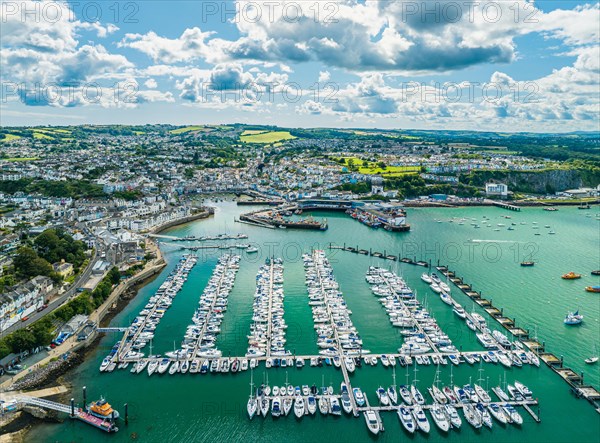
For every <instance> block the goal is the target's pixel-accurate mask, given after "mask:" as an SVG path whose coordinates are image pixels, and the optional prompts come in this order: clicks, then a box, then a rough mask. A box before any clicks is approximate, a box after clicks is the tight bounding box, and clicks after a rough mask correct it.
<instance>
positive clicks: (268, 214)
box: [239, 206, 328, 231]
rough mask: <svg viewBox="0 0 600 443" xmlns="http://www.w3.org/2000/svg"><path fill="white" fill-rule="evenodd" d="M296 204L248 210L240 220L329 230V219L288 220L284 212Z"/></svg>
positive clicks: (260, 224)
mask: <svg viewBox="0 0 600 443" xmlns="http://www.w3.org/2000/svg"><path fill="white" fill-rule="evenodd" d="M294 208H295V207H294V206H291V207H287V206H282V207H280V208H277V209H272V210H259V211H254V212H248V213H246V214H241V215H240V216H239V221H240V222H251V223H254V224H256V225H258V226H265V225H269V226H272V227H275V228H291V229H314V230H321V231H325V230H327V228H328V226H327V220H323V221H318V220H314V219H312V218H310V217H309V218H305V219H302V220H288V219H285V218H284V217H283V215H284V214H288V213H291V211H292V210H293V209H294Z"/></svg>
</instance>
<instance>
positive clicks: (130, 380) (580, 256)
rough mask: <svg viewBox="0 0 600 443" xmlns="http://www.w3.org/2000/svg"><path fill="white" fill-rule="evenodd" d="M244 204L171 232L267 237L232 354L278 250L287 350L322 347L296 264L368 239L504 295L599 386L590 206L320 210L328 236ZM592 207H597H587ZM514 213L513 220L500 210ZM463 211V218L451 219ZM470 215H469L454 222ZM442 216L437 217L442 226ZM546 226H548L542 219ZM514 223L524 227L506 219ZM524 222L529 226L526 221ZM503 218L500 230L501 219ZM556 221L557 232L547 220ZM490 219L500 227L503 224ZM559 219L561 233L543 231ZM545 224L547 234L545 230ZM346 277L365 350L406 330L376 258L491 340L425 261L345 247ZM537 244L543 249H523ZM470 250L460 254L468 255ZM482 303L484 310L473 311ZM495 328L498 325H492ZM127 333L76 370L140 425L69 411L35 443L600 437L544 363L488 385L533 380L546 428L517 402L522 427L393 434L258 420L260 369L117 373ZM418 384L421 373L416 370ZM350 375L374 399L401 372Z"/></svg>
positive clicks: (233, 302) (275, 378)
mask: <svg viewBox="0 0 600 443" xmlns="http://www.w3.org/2000/svg"><path fill="white" fill-rule="evenodd" d="M246 210H247V208H238V207H237V206H236V205H235V204H233V203H220V204H219V207H218V210H217V213H216V215H215V217H214V218H211V219H209V220H205V221H199V222H195V223H192V224H189V225H185V226H181V227H177V228H174V229H172V230H171V231H170V232H168V234H170V235H177V236H186V235H204V234H218V233H222V232H225V231H227V232H243V233H246V234H248V236H249V240H248V241H249V242H251V243H256V244H257V246H259V247H260V250H261V251H260V252H259V254H254V255H249V256H247V257H244V258H243V259H242V262H241V266H240V270H239V273H238V275H237V279H236V284H235V287H234V289H233V291H232V292H231V294H230V296H229V299H230V303H229V308H228V311H227V313H226V314H225V318H224V321H223V323H222V325H221V328H222V332H221V334H220V336H219V339H218V347H219V349H221V350H222V351H223V353H224V355H227V354H229V353H231V355H243V354H244V353H245V351H246V347H247V339H246V335H247V334H248V332H249V326H250V322H251V315H252V309H251V306H252V298H253V294H254V289H255V285H254V282H255V276H256V272H257V271H258V268H259V266H260V265H261V264H262V263H263V262H264V259H265V258H266V257H267V256H269V255H273V254H274V255H276V256H282V257H283V258H284V260H285V262H284V265H285V272H284V277H285V284H284V289H285V294H286V298H285V310H286V311H285V320H286V323H287V324H288V325H289V327H288V330H287V339H288V342H287V347H288V349H290V350H293V351H295V352H296V353H298V354H312V353H315V352H316V351H317V346H316V339H315V335H314V329H313V323H312V315H311V310H310V306H309V305H308V303H307V297H306V287H305V285H304V269H303V265H302V261H301V260H300V255H301V252H309V251H310V249H311V247H313V248H326V247H327V246H328V244H329V243H330V242H333V243H336V244H343V243H344V242H346V243H347V244H348V245H353V246H356V245H359V246H360V247H363V248H367V249H368V248H369V247H371V248H373V250H378V251H383V250H384V249H385V250H386V251H387V252H388V253H393V254H400V255H402V256H410V257H412V256H416V257H417V259H427V260H431V261H432V262H433V263H434V264H435V263H437V261H438V260H439V261H440V263H441V264H447V265H449V267H450V269H452V270H455V271H456V272H457V274H458V275H459V276H461V277H463V278H464V279H465V280H466V281H467V282H469V283H471V284H473V286H474V288H475V289H476V290H480V291H481V292H482V293H483V295H484V296H485V297H487V298H488V299H492V300H493V302H494V305H496V306H497V307H503V308H504V313H505V314H506V315H508V316H510V317H511V318H512V317H515V318H516V320H517V324H518V325H519V326H521V327H524V328H527V329H530V331H531V332H532V335H534V331H535V333H537V335H538V337H539V339H540V340H541V341H545V342H546V345H547V347H548V349H549V350H550V351H551V352H554V353H555V354H557V355H563V356H564V359H565V364H566V365H567V366H570V367H572V368H573V369H575V370H576V371H578V372H582V371H583V372H584V373H585V374H584V376H585V379H586V381H587V382H589V383H591V384H593V385H595V386H599V385H600V365H596V366H592V367H590V366H587V365H585V363H584V362H583V360H584V359H585V358H587V357H588V356H590V355H591V354H592V353H593V348H594V344H597V343H600V323H599V318H600V295H599V294H591V293H586V292H585V291H584V290H583V288H584V287H585V286H588V285H596V284H600V281H599V279H598V277H592V276H591V275H590V271H591V270H593V269H599V268H600V252H599V251H600V231H599V230H600V222H599V221H598V220H596V219H595V217H594V216H593V214H594V213H595V211H596V209H592V210H591V211H580V210H577V209H576V208H562V209H561V210H560V211H559V212H546V211H543V210H542V209H538V208H531V209H525V210H523V211H522V212H520V213H513V212H509V211H505V210H501V209H497V208H469V209H433V208H427V209H409V215H408V216H409V220H410V223H411V224H412V230H411V232H410V233H389V232H386V231H384V230H377V231H374V230H371V229H370V228H367V227H366V226H363V225H361V224H360V223H358V222H356V221H354V220H352V219H350V218H349V217H348V216H346V215H344V214H339V213H318V214H316V216H317V217H326V218H327V219H328V221H329V230H328V231H326V232H311V231H294V230H282V229H277V230H269V229H264V228H258V227H254V226H249V225H244V224H238V223H233V218H234V217H235V216H237V215H238V214H239V213H240V212H243V211H246ZM588 213H591V215H592V216H591V217H586V214H588ZM484 215H485V216H487V217H489V218H490V219H491V224H492V226H493V227H490V228H488V227H481V228H480V229H475V228H473V227H472V226H471V225H470V223H471V220H470V218H476V219H477V220H478V221H481V220H482V217H483V216H484ZM507 215H508V216H510V217H512V218H511V219H505V218H503V216H507ZM453 217H456V219H454V222H452V223H450V222H449V220H450V219H451V218H453ZM461 217H465V218H467V219H468V220H467V221H465V223H464V225H459V224H458V219H459V218H461ZM436 220H440V221H441V223H438V222H437V221H436ZM534 221H536V222H538V225H539V226H540V228H539V229H537V230H536V229H533V228H532V226H533V225H532V222H534ZM512 222H514V223H516V226H514V228H515V230H514V231H508V230H507V226H508V225H510V224H511V223H512ZM521 222H526V223H527V224H526V225H521V224H520V223H521ZM499 223H500V224H505V225H507V226H503V227H498V226H497V224H499ZM545 225H550V226H551V228H549V229H548V228H544V226H545ZM494 229H500V230H499V231H494ZM550 229H553V230H554V231H556V235H549V234H547V231H549V230H550ZM536 231H539V232H540V233H541V235H539V236H535V235H534V233H535V232H536ZM179 245H180V244H175V245H173V244H171V243H169V242H165V243H164V245H163V251H164V253H165V257H166V259H167V261H168V266H167V268H166V269H165V270H164V271H163V274H161V276H159V278H157V279H156V280H154V281H153V282H151V283H150V284H149V285H147V286H146V287H144V288H143V289H141V290H140V292H139V295H138V296H137V298H136V299H135V300H133V301H132V302H131V303H130V305H129V306H128V307H127V308H126V309H125V310H123V312H121V313H120V314H119V315H117V316H116V317H115V319H114V320H113V321H112V324H113V325H128V324H129V321H130V320H131V319H132V318H133V317H134V316H135V315H136V314H137V312H139V310H140V309H141V307H142V306H143V305H144V304H145V303H146V300H147V299H148V298H149V297H150V295H151V294H152V293H153V291H154V290H156V288H157V287H158V286H159V285H160V283H161V282H162V281H163V279H164V277H165V276H166V274H167V273H168V272H169V271H170V270H171V269H172V268H173V267H174V265H175V263H176V261H177V260H178V258H179V257H180V256H181V254H182V251H180V250H178V246H179ZM327 252H328V255H329V258H330V261H331V263H332V266H333V269H334V272H335V275H336V278H337V280H338V281H339V283H340V287H341V290H342V291H343V292H344V297H345V299H346V301H347V303H348V306H349V308H350V309H351V310H352V311H353V315H352V321H353V323H354V325H355V326H356V327H357V329H358V331H359V333H360V334H361V335H362V337H363V340H364V347H365V348H366V349H370V350H371V351H373V352H381V353H383V352H390V351H392V350H396V349H397V348H398V347H399V346H400V344H401V343H402V338H401V336H400V335H399V334H398V333H397V330H396V329H395V328H393V327H392V326H391V324H390V323H389V320H388V317H387V315H386V313H385V310H384V309H383V308H382V307H381V305H380V303H379V302H378V301H377V299H376V297H374V296H373V295H372V294H371V291H370V288H369V285H368V284H367V282H366V281H365V278H364V276H365V273H366V271H367V268H368V267H369V265H376V264H377V265H385V266H389V267H391V269H392V270H394V271H395V272H397V273H398V274H401V275H403V276H404V278H405V279H406V281H407V282H408V284H409V285H410V286H411V287H413V288H414V289H416V290H417V292H418V298H419V299H420V300H421V302H423V303H427V305H428V306H429V309H430V311H431V312H432V313H433V314H434V315H435V317H436V319H437V320H438V323H439V324H440V326H441V327H442V329H444V330H445V331H446V332H447V333H448V334H449V335H450V338H451V339H452V340H453V341H454V343H455V344H456V345H457V346H462V348H463V350H478V349H482V348H481V346H480V345H479V343H478V342H477V340H476V338H475V335H474V333H473V332H471V331H470V330H469V329H468V328H467V327H466V325H465V324H464V322H462V321H457V318H456V316H455V315H454V314H452V311H451V309H450V308H449V307H448V306H447V305H445V304H444V303H442V302H441V300H440V299H439V297H438V296H436V295H434V294H433V293H432V292H431V291H430V290H428V287H427V286H426V285H425V283H423V282H422V281H421V280H420V278H419V276H420V274H421V272H422V271H423V268H421V267H416V266H410V265H405V264H397V263H393V262H387V261H383V260H380V259H377V258H371V257H366V256H362V255H355V254H351V253H348V252H342V251H329V250H328V251H327ZM531 253H533V257H528V256H527V255H529V254H531ZM459 255H460V256H459ZM217 256H218V253H217V252H216V251H213V252H212V253H207V254H204V255H203V257H202V259H201V260H200V261H199V263H198V265H197V266H196V268H195V269H194V270H193V271H192V273H191V274H190V279H189V280H188V282H187V284H186V285H185V286H184V288H183V290H182V291H181V292H180V293H179V295H178V296H177V298H176V299H175V301H174V303H173V305H172V307H171V308H170V309H169V311H168V312H167V314H166V315H165V317H164V318H163V320H162V322H161V324H160V325H159V327H158V328H157V331H156V338H155V340H154V352H157V353H161V352H165V351H168V350H171V349H172V348H173V342H175V344H178V343H179V341H180V340H181V338H182V336H183V334H184V332H185V329H186V326H187V325H188V324H189V323H190V320H191V316H192V313H193V310H194V309H195V307H196V306H197V303H198V299H199V296H200V294H201V293H202V290H203V289H204V285H205V283H206V282H207V281H208V279H209V278H210V275H211V273H212V270H213V268H214V265H215V263H216V258H217ZM524 259H533V260H534V261H535V262H536V266H535V267H532V268H522V267H521V266H519V263H520V262H521V261H522V260H524ZM568 271H575V272H578V273H580V274H582V275H583V278H582V279H580V280H576V281H565V280H562V279H561V278H560V276H561V275H562V274H564V273H565V272H568ZM453 296H454V297H455V298H456V300H457V301H458V302H459V303H461V304H463V306H465V307H466V308H467V309H468V310H469V309H470V308H471V302H470V300H469V299H468V298H467V297H466V296H465V295H463V294H462V293H461V292H460V291H459V290H458V289H456V288H453ZM475 309H476V310H480V309H479V308H478V307H475ZM574 309H580V311H581V312H582V313H583V314H584V316H585V320H584V323H583V324H582V325H581V326H580V327H572V328H569V327H566V326H564V325H563V323H562V320H563V318H564V315H565V314H566V312H567V311H568V310H574ZM489 323H490V324H492V325H493V324H494V323H492V322H489ZM118 339H119V337H118V336H116V335H109V336H107V337H105V338H104V339H103V340H102V342H101V344H100V346H99V347H98V349H97V351H96V352H95V353H94V354H93V356H92V357H91V358H90V359H89V361H88V362H86V363H85V364H83V365H81V366H80V367H79V368H77V369H76V371H75V372H74V374H73V376H72V383H73V385H74V389H75V392H74V396H75V398H76V400H78V401H81V396H80V394H79V392H80V391H79V389H80V387H81V386H84V385H85V386H87V388H88V396H89V397H99V396H100V395H104V396H105V397H107V398H108V400H109V401H110V402H111V403H112V404H113V405H114V406H115V407H116V408H118V409H121V410H122V409H123V408H122V405H123V403H125V402H127V403H128V404H129V414H130V421H129V425H128V426H125V425H124V424H123V423H120V425H119V426H120V428H121V429H120V431H119V432H118V433H117V434H115V435H106V434H104V433H102V432H100V431H98V430H96V429H93V428H91V427H88V426H86V425H84V424H82V423H78V422H71V421H65V423H63V424H59V425H43V426H40V427H38V428H36V429H35V430H34V431H33V432H32V433H31V434H29V440H30V441H36V442H38V441H39V442H45V441H48V442H50V441H73V442H90V441H94V442H95V441H109V440H110V441H115V442H117V441H118V442H125V441H131V440H133V439H136V440H137V441H144V442H159V441H160V442H165V441H169V442H179V441H193V442H197V441H219V440H220V441H261V442H264V441H281V440H282V439H283V440H284V441H298V442H299V441H347V442H355V441H370V440H380V441H399V440H400V439H410V440H415V441H425V440H427V441H430V442H437V441H461V442H462V441H489V442H521V441H530V442H567V441H578V442H597V441H599V440H600V415H599V414H598V413H596V412H595V411H594V410H593V408H592V407H591V406H590V405H589V404H588V403H587V402H586V401H585V400H577V399H575V398H574V397H573V395H572V394H571V393H570V392H569V388H568V386H567V384H566V383H565V382H563V381H562V379H560V377H559V376H558V375H556V374H554V373H552V372H551V371H550V370H549V369H548V368H546V367H545V366H544V365H542V367H540V368H535V367H523V368H521V369H509V370H507V371H504V370H503V367H502V366H500V365H484V366H483V368H484V370H485V371H484V373H483V378H484V379H485V380H486V382H484V384H485V383H489V386H490V387H491V386H495V385H497V384H498V380H499V377H503V376H504V374H505V372H506V377H507V380H508V381H509V382H512V381H514V380H515V379H517V380H520V381H521V382H524V383H525V384H527V385H528V386H529V387H530V388H531V389H532V390H533V392H534V396H535V397H537V398H539V401H540V417H541V419H542V423H541V424H537V423H535V422H533V420H532V419H531V417H530V416H529V415H527V413H526V412H525V411H521V412H522V415H523V418H524V421H525V422H524V424H523V426H522V427H520V428H518V427H515V426H505V427H503V426H501V425H499V424H498V423H496V422H495V423H494V427H493V429H492V430H488V429H481V430H478V431H475V430H473V429H472V428H471V427H470V426H469V425H468V424H466V423H465V422H464V420H463V426H462V427H461V429H460V430H459V431H455V430H453V431H451V432H450V433H449V434H447V435H443V434H441V433H440V432H438V430H437V428H435V427H434V426H433V425H432V430H431V433H430V434H429V435H426V436H425V435H422V434H417V435H414V436H409V435H408V434H407V433H405V432H404V431H403V430H402V429H401V425H400V423H399V421H398V418H397V416H396V414H395V413H383V414H382V417H383V421H384V424H385V428H386V430H385V432H384V433H382V434H380V435H379V436H378V437H373V436H371V435H370V434H369V433H368V431H367V429H366V426H365V423H364V420H363V418H362V417H361V418H350V417H347V416H345V417H344V416H343V417H336V418H333V417H331V416H327V417H321V416H319V415H318V414H317V415H316V416H314V417H304V418H303V419H302V420H297V419H296V418H295V417H293V416H288V417H286V418H279V419H276V420H274V419H272V418H271V417H268V418H267V419H263V418H255V419H254V420H252V421H250V420H248V419H247V415H246V409H245V408H246V399H247V395H248V391H249V386H248V383H249V381H250V373H249V372H245V373H238V374H235V375H232V374H226V375H222V374H218V375H216V374H206V375H200V374H196V375H194V374H185V375H182V374H179V375H176V376H168V375H163V376H157V375H154V376H152V377H151V378H149V377H148V376H147V375H146V373H145V372H144V373H142V374H137V375H133V374H130V373H129V371H128V370H126V371H116V372H113V373H109V374H104V373H99V372H98V367H99V364H100V361H101V360H102V358H103V357H104V356H105V355H106V353H107V352H108V350H109V349H110V348H111V347H112V345H113V344H114V343H115V341H116V340H118ZM266 375H267V371H265V369H264V367H262V368H261V369H260V370H257V371H255V372H254V378H255V382H260V381H262V380H263V379H264V378H265V377H266ZM396 375H397V382H398V384H400V383H403V382H405V381H406V376H407V374H406V372H405V370H404V369H402V368H399V369H398V370H397V373H396ZM286 376H287V377H288V379H289V382H290V383H292V384H295V385H301V384H309V385H311V384H313V383H316V384H317V386H320V385H321V382H322V380H323V381H324V382H325V384H327V385H328V384H333V385H334V387H335V388H336V390H337V389H338V387H339V384H340V382H341V381H342V376H341V373H340V371H338V370H336V369H334V368H331V367H330V368H327V367H325V368H311V367H308V366H307V367H304V368H303V369H300V370H297V369H287V371H286V369H282V368H277V369H271V370H269V371H268V379H269V383H270V384H271V385H273V384H279V385H281V384H284V383H285V380H286ZM408 376H409V378H410V379H411V380H412V378H413V377H414V374H413V373H412V372H410V373H409V374H408ZM434 376H435V368H433V367H425V368H419V372H418V373H417V377H418V379H419V380H420V381H419V386H420V387H421V390H422V391H424V390H425V388H426V386H429V385H431V383H432V381H433V379H434ZM453 376H454V382H455V384H464V383H467V382H469V379H470V378H472V379H473V381H475V380H476V379H477V378H478V377H479V374H478V371H477V367H469V366H468V365H461V366H460V367H457V368H456V367H455V368H454V370H453ZM351 377H352V384H353V385H354V386H360V387H361V388H362V389H363V391H364V392H366V393H367V394H368V396H369V399H370V401H371V403H376V396H375V389H376V388H377V387H378V386H379V385H380V384H383V385H389V384H391V382H392V371H391V369H387V368H384V367H382V366H381V364H379V365H378V366H377V367H374V368H373V367H364V366H363V368H362V369H360V370H358V371H357V372H355V373H354V374H353V375H351ZM441 378H442V382H444V383H446V382H449V378H450V368H449V367H445V368H442V375H441Z"/></svg>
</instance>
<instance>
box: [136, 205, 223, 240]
mask: <svg viewBox="0 0 600 443" xmlns="http://www.w3.org/2000/svg"><path fill="white" fill-rule="evenodd" d="M214 213H215V210H214V208H212V207H207V208H205V209H202V210H201V211H199V212H197V213H196V214H192V215H188V216H187V217H182V218H178V219H176V220H171V221H168V222H166V223H163V224H162V225H158V226H155V227H154V228H152V229H150V230H149V231H148V232H147V234H160V233H161V232H164V231H166V230H167V229H170V228H174V227H176V226H181V225H185V224H187V223H191V222H193V221H197V220H204V219H206V218H208V217H210V216H211V215H214Z"/></svg>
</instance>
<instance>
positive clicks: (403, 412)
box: [397, 406, 416, 434]
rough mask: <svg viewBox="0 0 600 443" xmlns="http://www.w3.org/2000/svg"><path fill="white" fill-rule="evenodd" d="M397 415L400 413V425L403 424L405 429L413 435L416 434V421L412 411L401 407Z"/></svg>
mask: <svg viewBox="0 0 600 443" xmlns="http://www.w3.org/2000/svg"><path fill="white" fill-rule="evenodd" d="M397 413H398V418H399V419H400V423H402V426H404V429H406V430H407V431H408V432H410V433H411V434H412V433H414V432H415V430H416V425H415V420H414V418H413V416H412V414H411V413H410V409H408V408H407V407H405V406H400V407H399V408H398V411H397Z"/></svg>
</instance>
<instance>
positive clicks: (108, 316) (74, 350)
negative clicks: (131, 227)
mask: <svg viewBox="0 0 600 443" xmlns="http://www.w3.org/2000/svg"><path fill="white" fill-rule="evenodd" d="M213 214H214V208H208V209H205V210H202V211H200V212H198V213H196V214H193V215H190V216H187V217H183V218H180V219H177V220H172V221H170V222H167V223H164V224H162V225H159V226H157V227H155V228H153V229H152V230H151V231H150V232H152V233H160V232H163V231H165V230H167V229H170V228H173V227H176V226H180V225H184V224H187V223H191V222H193V221H197V220H203V219H206V218H208V217H210V216H211V215H213ZM146 244H147V245H148V247H149V249H152V252H154V253H155V255H156V257H155V258H154V259H152V260H150V261H148V262H147V263H146V265H145V266H144V268H143V269H142V270H140V272H139V273H137V274H136V275H134V276H132V277H130V278H129V279H127V280H125V281H124V282H122V283H120V284H119V285H117V286H116V287H114V288H113V290H112V292H111V294H110V295H109V297H108V298H107V299H106V300H105V302H104V303H103V304H102V305H101V306H99V307H98V308H97V309H96V310H95V311H94V312H92V313H91V314H90V315H89V317H88V319H89V320H90V321H94V322H95V323H96V325H97V327H101V326H106V325H108V324H109V323H110V321H111V320H112V319H113V318H114V317H115V316H116V315H118V314H119V313H120V312H121V311H123V309H125V308H126V307H127V306H128V305H129V303H131V302H132V301H133V300H134V299H135V298H136V297H137V295H138V294H139V291H140V290H141V289H142V288H144V287H145V286H146V285H147V284H149V283H150V282H151V281H153V280H154V278H156V276H157V275H158V274H159V273H160V272H161V271H162V269H163V268H164V267H165V266H166V265H167V263H166V261H165V259H164V257H163V254H162V252H161V250H160V247H159V246H158V242H155V241H153V240H152V239H151V238H147V239H146ZM103 336H104V333H97V332H94V333H93V334H91V335H90V336H89V337H88V338H87V339H86V340H83V341H80V342H77V341H74V340H73V339H76V336H72V337H70V338H69V339H68V340H67V341H65V343H63V345H62V349H60V350H59V348H55V349H56V350H57V351H58V352H56V353H52V354H49V355H48V356H47V357H46V358H44V359H43V360H41V361H39V362H38V363H36V365H35V366H34V368H35V370H34V371H33V372H32V373H36V372H38V371H43V370H44V368H45V367H46V365H47V364H48V363H50V362H51V361H53V360H55V359H56V358H58V357H61V356H63V355H65V354H69V355H72V354H75V355H77V362H76V363H75V364H70V365H67V366H68V367H66V368H65V369H64V372H62V373H61V375H60V376H59V377H56V378H55V377H52V374H45V375H43V378H42V379H41V380H39V381H38V382H36V387H37V388H38V389H39V388H45V387H51V386H55V385H57V384H63V385H66V386H68V388H69V392H68V393H66V394H61V395H58V396H57V399H63V400H64V399H65V398H70V397H71V395H72V392H71V390H72V385H71V383H70V381H69V376H70V375H72V371H73V369H75V368H77V367H79V366H80V365H81V364H82V363H84V362H85V361H86V358H87V357H88V356H89V355H90V354H91V353H93V352H94V351H95V350H96V349H97V347H98V345H99V344H100V341H101V339H102V338H103ZM69 345H70V346H69ZM21 374H22V375H21ZM29 374H31V373H30V372H26V373H25V371H23V372H22V373H20V374H18V376H15V377H13V378H12V379H11V380H7V381H6V382H4V383H3V384H2V385H0V390H7V388H8V387H9V386H11V385H12V384H14V383H18V381H19V380H20V379H22V378H24V377H26V376H27V375H29ZM28 389H29V388H24V389H23V390H24V391H25V392H26V390H28ZM19 413H20V417H18V418H17V419H15V420H13V421H11V423H19V424H22V427H20V428H19V429H14V430H13V429H10V431H12V432H8V433H3V435H2V442H4V441H26V437H27V434H28V433H29V432H30V431H31V430H32V429H34V427H35V426H36V425H39V424H41V423H47V422H48V423H49V422H52V421H55V420H52V419H50V420H45V419H38V418H35V417H32V416H31V415H30V414H28V413H26V412H24V411H20V412H19Z"/></svg>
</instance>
